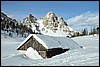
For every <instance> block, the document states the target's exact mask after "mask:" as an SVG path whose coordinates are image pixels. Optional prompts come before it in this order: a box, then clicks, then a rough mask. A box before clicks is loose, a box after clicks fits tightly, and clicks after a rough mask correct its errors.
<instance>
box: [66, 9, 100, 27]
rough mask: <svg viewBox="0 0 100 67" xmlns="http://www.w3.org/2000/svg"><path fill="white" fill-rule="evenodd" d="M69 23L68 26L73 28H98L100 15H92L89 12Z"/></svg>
mask: <svg viewBox="0 0 100 67" xmlns="http://www.w3.org/2000/svg"><path fill="white" fill-rule="evenodd" d="M67 22H68V25H69V26H72V27H78V26H96V25H99V13H92V12H91V11H88V12H85V13H83V14H81V15H78V16H75V17H72V18H71V19H68V20H67Z"/></svg>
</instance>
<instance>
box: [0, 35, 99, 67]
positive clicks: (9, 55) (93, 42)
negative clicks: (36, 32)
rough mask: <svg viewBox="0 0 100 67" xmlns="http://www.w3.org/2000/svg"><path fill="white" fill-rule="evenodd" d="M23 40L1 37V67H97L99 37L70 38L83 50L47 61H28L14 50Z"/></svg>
mask: <svg viewBox="0 0 100 67" xmlns="http://www.w3.org/2000/svg"><path fill="white" fill-rule="evenodd" d="M24 39H25V38H17V37H16V38H10V37H7V38H6V39H5V38H4V37H3V36H2V35H1V66H99V36H95V37H94V36H83V37H75V38H72V39H73V40H74V41H76V42H77V43H78V44H80V45H82V46H83V49H74V50H69V51H67V52H65V53H62V54H60V55H56V56H54V57H52V58H48V59H34V60H33V59H30V58H28V57H27V56H26V55H25V54H21V55H20V54H18V50H17V49H16V48H17V47H18V45H19V44H20V43H21V42H22V41H23V40H24Z"/></svg>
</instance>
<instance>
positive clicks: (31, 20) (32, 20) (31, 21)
mask: <svg viewBox="0 0 100 67" xmlns="http://www.w3.org/2000/svg"><path fill="white" fill-rule="evenodd" d="M36 20H37V19H36V18H35V17H34V16H32V14H29V15H28V16H27V17H26V18H24V19H23V20H22V21H21V23H23V25H26V26H27V27H30V26H31V24H32V25H37V23H36Z"/></svg>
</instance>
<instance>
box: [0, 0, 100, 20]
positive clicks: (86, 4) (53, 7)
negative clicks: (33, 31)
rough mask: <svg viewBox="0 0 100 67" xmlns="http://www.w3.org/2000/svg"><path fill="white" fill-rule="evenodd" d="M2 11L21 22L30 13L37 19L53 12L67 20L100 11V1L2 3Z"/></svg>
mask: <svg viewBox="0 0 100 67" xmlns="http://www.w3.org/2000/svg"><path fill="white" fill-rule="evenodd" d="M1 10H2V11H4V12H5V13H7V14H8V15H15V16H17V18H18V20H21V19H22V18H24V17H25V16H27V15H28V14H29V13H31V14H33V15H34V16H36V17H37V18H40V17H43V16H45V15H46V14H47V12H49V11H52V12H54V13H55V14H56V15H57V16H62V17H63V18H64V19H65V20H67V19H69V18H71V17H73V16H76V15H80V14H82V13H84V12H87V11H92V12H97V11H99V2H98V1H1Z"/></svg>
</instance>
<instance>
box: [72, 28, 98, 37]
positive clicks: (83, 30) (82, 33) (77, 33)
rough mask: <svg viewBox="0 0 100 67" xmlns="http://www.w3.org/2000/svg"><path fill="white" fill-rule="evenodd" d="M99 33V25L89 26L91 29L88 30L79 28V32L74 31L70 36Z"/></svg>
mask: <svg viewBox="0 0 100 67" xmlns="http://www.w3.org/2000/svg"><path fill="white" fill-rule="evenodd" d="M95 34H97V35H99V27H91V31H90V32H89V31H88V29H87V28H84V29H82V30H81V32H76V33H75V34H74V35H72V37H77V36H86V35H93V36H94V35H95Z"/></svg>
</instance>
